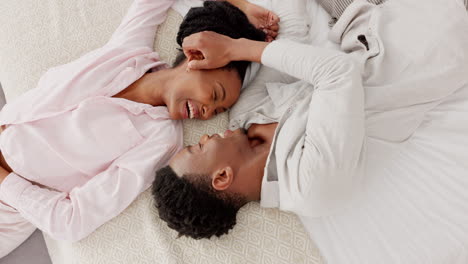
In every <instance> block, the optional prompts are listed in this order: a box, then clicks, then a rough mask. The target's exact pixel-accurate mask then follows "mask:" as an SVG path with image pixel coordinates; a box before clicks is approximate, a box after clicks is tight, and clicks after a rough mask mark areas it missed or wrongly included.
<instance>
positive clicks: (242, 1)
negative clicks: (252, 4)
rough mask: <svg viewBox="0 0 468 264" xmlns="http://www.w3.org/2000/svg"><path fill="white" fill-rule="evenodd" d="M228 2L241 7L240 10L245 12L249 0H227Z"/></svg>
mask: <svg viewBox="0 0 468 264" xmlns="http://www.w3.org/2000/svg"><path fill="white" fill-rule="evenodd" d="M226 2H228V3H230V4H231V5H233V6H235V7H237V8H239V9H240V10H242V12H244V13H245V11H246V8H247V4H248V3H249V2H247V1H246V0H226Z"/></svg>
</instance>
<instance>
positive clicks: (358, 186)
mask: <svg viewBox="0 0 468 264" xmlns="http://www.w3.org/2000/svg"><path fill="white" fill-rule="evenodd" d="M360 35H363V36H364V37H365V40H366V42H367V46H368V48H367V47H366V44H365V43H363V42H362V41H360V40H359V39H361V40H363V38H362V37H359V36H360ZM331 37H332V39H333V40H335V41H337V42H339V43H341V48H342V50H343V51H345V52H347V53H349V55H348V56H350V57H352V58H353V60H354V61H355V62H356V64H355V65H356V66H357V67H359V70H362V81H363V86H364V87H363V88H364V94H365V97H366V98H365V102H364V104H363V105H361V107H362V111H363V112H364V111H365V112H364V114H365V124H362V126H363V127H361V128H362V130H363V134H361V130H360V127H359V126H360V118H359V112H358V111H357V108H355V109H354V108H353V106H358V105H359V104H360V103H361V101H360V100H358V96H357V95H356V93H357V94H359V91H360V89H359V87H358V86H359V82H357V81H356V80H354V78H353V77H352V76H353V74H352V72H353V71H355V70H351V68H349V69H348V70H346V68H347V67H348V65H349V64H348V63H344V66H343V67H339V66H334V67H333V66H332V65H329V64H327V62H328V61H329V60H335V63H341V62H340V60H336V58H335V57H333V56H337V55H330V56H329V57H328V58H327V57H326V54H325V52H323V53H321V52H317V48H316V47H312V46H309V47H308V48H306V47H304V46H303V45H300V44H297V43H292V42H289V43H287V42H282V41H278V43H276V44H275V43H273V44H271V45H270V46H269V47H267V48H266V50H265V52H264V55H263V56H262V62H263V63H265V64H266V65H267V66H270V67H273V68H275V69H276V70H280V71H284V72H286V73H288V74H290V75H293V76H295V77H297V78H299V79H301V81H298V82H296V83H292V84H289V85H284V86H280V85H279V84H278V85H277V86H278V89H276V92H279V93H277V94H276V95H275V93H274V92H272V91H273V90H275V89H272V88H271V87H272V86H271V85H269V86H267V91H268V99H269V100H270V101H271V102H270V104H273V106H278V107H276V108H274V109H281V111H282V112H281V113H280V114H276V113H275V112H274V110H273V111H265V112H262V115H265V116H267V117H271V118H272V119H273V120H274V121H279V125H278V129H277V132H276V134H275V141H274V143H273V146H272V150H271V153H270V156H269V159H268V162H267V166H266V169H265V176H264V179H263V185H262V199H261V204H262V206H266V207H279V208H280V209H283V210H289V211H292V212H295V213H296V214H298V215H299V216H300V217H301V220H302V221H303V223H304V225H305V227H306V229H307V230H308V231H309V233H310V235H311V237H312V238H313V239H314V242H315V243H316V244H317V246H318V247H319V248H320V250H321V252H322V254H323V255H324V257H325V259H326V260H327V262H328V263H467V262H468V253H467V251H466V249H465V247H466V245H467V244H468V221H467V220H468V195H467V192H466V190H467V189H468V180H467V179H466V171H468V164H467V162H466V161H465V160H464V159H462V158H461V157H466V156H468V155H467V153H466V149H468V140H467V139H466V138H467V137H466V134H467V132H468V126H467V125H466V124H468V118H467V116H468V115H467V112H468V107H467V105H468V95H467V94H468V92H467V89H468V53H467V50H466V47H468V16H467V15H466V10H465V8H464V6H463V4H462V3H461V2H460V1H455V0H453V1H446V0H445V1H443V0H431V1H425V4H424V5H421V3H420V2H419V1H415V0H414V1H411V0H408V1H404V2H402V1H388V2H387V3H385V4H383V5H381V6H374V5H370V4H368V3H367V2H365V1H355V2H354V3H353V4H352V5H351V6H350V7H349V8H348V9H347V10H346V11H345V12H344V14H343V16H342V17H341V19H340V20H339V21H338V22H337V24H336V25H335V27H334V28H333V29H332V33H331ZM337 57H339V56H337ZM315 67H319V68H315ZM343 68H344V69H343ZM358 72H359V71H358ZM324 76H325V77H326V78H325V79H323V77H324ZM278 79H279V77H278ZM344 80H348V81H349V82H350V83H349V84H344V87H343V85H339V86H336V87H334V86H333V84H334V83H336V82H344V83H345V81H344ZM324 83H328V84H329V85H328V89H330V95H333V96H335V98H333V96H330V97H327V94H326V92H325V91H326V90H327V89H323V88H324V86H323V84H324ZM351 84H352V87H351V86H350V85H351ZM314 86H315V89H316V92H314V93H313V94H312V91H313V89H314ZM346 87H348V88H349V89H350V90H353V91H354V92H355V93H345V92H343V91H344V90H346ZM319 89H322V90H321V91H322V92H321V93H318V91H319ZM292 91H293V92H292ZM340 91H341V93H340ZM337 96H346V97H347V98H338V97H337ZM295 99H296V100H295ZM314 100H315V102H317V103H318V104H321V107H315V106H316V105H315V106H314ZM304 101H306V102H308V103H310V107H307V106H308V104H306V103H304ZM240 103H243V102H242V101H240ZM284 104H286V106H285V105H284ZM335 104H336V105H335ZM257 106H258V105H257ZM270 106H271V105H270ZM312 107H315V108H312ZM346 107H349V109H348V110H349V111H343V112H342V113H341V114H340V115H334V114H336V113H338V111H339V110H341V109H342V108H346ZM254 108H255V107H251V110H253V109H254ZM265 109H266V108H262V107H260V110H265ZM353 109H354V110H353ZM288 110H290V111H291V112H290V113H288ZM234 113H236V112H234ZM272 113H275V114H272ZM353 113H354V114H353ZM278 116H279V117H278ZM351 116H352V117H353V118H354V119H355V120H353V122H351V121H348V120H347V117H351ZM238 117H239V119H242V118H243V117H245V115H244V116H243V115H239V116H236V115H234V116H233V120H234V123H233V124H234V125H235V124H236V123H237V124H243V125H246V124H247V125H248V124H249V123H250V122H249V121H248V120H241V121H239V120H237V119H236V118H238ZM331 118H333V119H334V121H335V122H333V120H330V119H331ZM457 120H460V121H459V122H458V121H457ZM343 121H345V122H343ZM320 131H322V133H318V132H320ZM364 131H365V136H364ZM361 136H364V137H361ZM347 198H349V199H347Z"/></svg>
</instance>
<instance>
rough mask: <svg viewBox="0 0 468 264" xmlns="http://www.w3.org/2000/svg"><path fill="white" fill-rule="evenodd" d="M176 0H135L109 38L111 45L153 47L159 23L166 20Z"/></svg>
mask: <svg viewBox="0 0 468 264" xmlns="http://www.w3.org/2000/svg"><path fill="white" fill-rule="evenodd" d="M174 2H175V0H135V1H134V2H133V3H132V5H131V6H130V9H129V10H128V12H127V14H126V16H125V17H124V19H123V20H122V22H121V24H120V25H119V27H118V28H117V30H116V31H115V32H114V34H113V35H112V37H111V39H110V40H109V44H111V45H126V46H146V47H149V48H151V49H152V48H153V43H154V38H155V36H156V29H157V25H159V24H161V23H162V22H164V20H165V19H166V13H167V11H168V9H169V8H170V7H171V6H172V4H174Z"/></svg>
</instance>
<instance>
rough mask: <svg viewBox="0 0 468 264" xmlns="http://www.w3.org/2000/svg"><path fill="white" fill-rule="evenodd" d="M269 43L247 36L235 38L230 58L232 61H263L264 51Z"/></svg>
mask: <svg viewBox="0 0 468 264" xmlns="http://www.w3.org/2000/svg"><path fill="white" fill-rule="evenodd" d="M268 44H269V43H268V42H263V41H255V40H250V39H245V38H240V39H234V41H233V48H232V49H231V51H232V52H231V55H230V59H231V61H252V62H258V63H261V59H262V54H263V51H264V50H265V48H266V46H268Z"/></svg>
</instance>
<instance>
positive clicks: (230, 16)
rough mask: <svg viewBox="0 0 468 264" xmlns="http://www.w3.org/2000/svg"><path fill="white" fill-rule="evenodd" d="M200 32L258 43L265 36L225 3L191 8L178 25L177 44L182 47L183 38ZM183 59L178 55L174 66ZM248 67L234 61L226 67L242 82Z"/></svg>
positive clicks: (244, 62) (237, 10)
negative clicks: (209, 32) (233, 70)
mask: <svg viewBox="0 0 468 264" xmlns="http://www.w3.org/2000/svg"><path fill="white" fill-rule="evenodd" d="M202 31H213V32H216V33H219V34H223V35H226V36H228V37H230V38H233V39H239V38H246V39H251V40H258V41H264V40H265V36H266V35H265V33H264V32H263V31H261V30H259V29H257V28H255V26H254V25H252V24H250V22H249V20H248V19H247V16H246V15H245V14H244V13H243V12H242V11H241V10H240V9H239V8H237V7H235V6H233V5H232V4H230V3H228V2H225V1H221V2H218V1H206V2H204V4H203V7H194V8H191V9H190V10H189V12H188V13H187V15H186V16H185V17H184V20H183V21H182V23H181V24H180V27H179V32H178V33H177V43H178V44H179V45H180V46H182V42H183V41H184V38H185V37H188V36H190V35H192V34H195V33H198V32H202ZM184 59H185V56H184V54H183V53H181V54H179V56H178V57H177V59H176V61H175V63H174V66H177V65H179V64H180V63H181V62H182V61H183V60H184ZM248 65H249V62H246V61H234V62H231V63H230V64H228V65H227V66H226V67H227V68H229V69H236V70H237V72H238V73H239V76H240V78H241V80H243V78H244V75H245V71H246V70H247V67H248Z"/></svg>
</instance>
